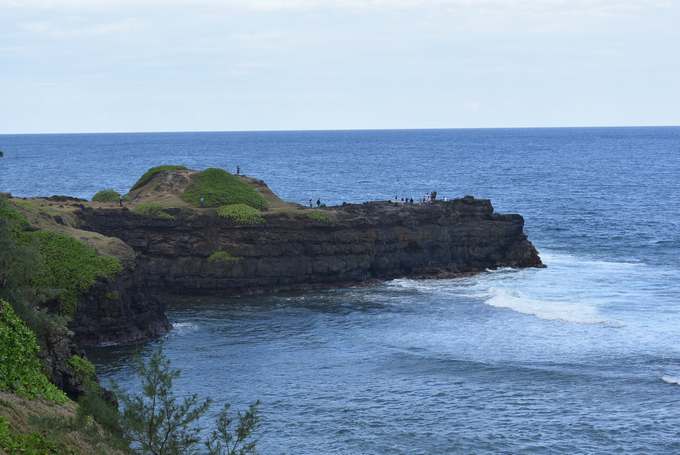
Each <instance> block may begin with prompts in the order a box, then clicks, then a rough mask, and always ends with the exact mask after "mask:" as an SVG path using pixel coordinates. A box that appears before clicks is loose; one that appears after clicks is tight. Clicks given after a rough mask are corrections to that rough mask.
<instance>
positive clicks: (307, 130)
mask: <svg viewBox="0 0 680 455" xmlns="http://www.w3.org/2000/svg"><path fill="white" fill-rule="evenodd" d="M614 128H618V129H633V128H680V124H677V125H590V126H504V127H495V126H481V127H440V128H337V129H333V128H331V129H328V128H318V129H315V128H312V129H253V130H165V131H158V130H156V131H153V130H148V131H81V132H40V133H0V137H1V136H41V135H45V136H48V135H52V136H56V135H64V136H66V135H74V136H75V135H88V134H186V133H315V132H316V133H332V132H353V131H369V132H370V131H464V130H551V129H552V130H555V129H614Z"/></svg>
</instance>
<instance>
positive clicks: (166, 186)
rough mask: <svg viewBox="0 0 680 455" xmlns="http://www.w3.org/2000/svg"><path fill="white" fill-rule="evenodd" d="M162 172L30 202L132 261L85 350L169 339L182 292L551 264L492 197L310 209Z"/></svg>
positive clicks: (255, 184) (192, 175)
mask: <svg viewBox="0 0 680 455" xmlns="http://www.w3.org/2000/svg"><path fill="white" fill-rule="evenodd" d="M152 171H153V172H152ZM152 171H150V173H147V174H145V176H144V177H143V178H142V179H140V181H139V182H138V183H137V184H136V185H135V186H134V187H133V189H132V190H131V191H130V193H129V194H128V195H126V196H125V198H124V199H121V200H118V197H117V196H113V197H111V196H110V195H109V197H108V199H107V198H104V199H106V200H105V201H103V202H88V201H83V200H76V199H72V198H65V197H53V198H47V199H32V200H21V201H20V203H19V204H18V206H19V207H20V208H21V207H23V208H24V212H25V213H26V214H27V215H28V216H29V217H32V218H33V220H34V224H37V225H42V226H43V227H47V228H48V229H49V228H51V229H57V230H62V231H64V230H65V229H68V230H69V232H68V234H70V235H72V236H74V237H75V238H77V239H79V240H81V241H84V242H86V243H88V244H90V245H91V246H92V247H94V248H95V249H96V250H97V251H98V252H99V253H100V254H105V255H106V254H108V255H113V256H115V257H117V258H119V259H120V261H121V263H122V264H123V267H122V270H121V272H120V273H118V274H117V275H116V276H115V277H113V278H111V277H109V278H106V279H102V280H98V281H97V282H96V283H95V285H93V286H92V287H91V288H90V289H89V290H88V291H87V292H83V293H82V294H81V295H80V297H79V301H78V305H77V307H76V308H77V309H76V311H75V313H74V315H73V319H72V321H71V323H70V328H71V330H73V332H74V334H75V339H76V340H77V342H78V344H79V345H80V346H91V345H102V344H117V343H133V342H137V341H142V340H144V339H148V338H151V337H155V336H158V335H160V334H162V333H164V332H165V331H166V330H167V329H168V327H169V325H168V321H167V319H166V317H165V313H164V303H165V302H167V301H168V300H169V299H172V298H174V297H191V296H220V297H223V296H228V295H244V294H255V293H272V292H281V291H293V290H305V289H310V288H318V287H328V286H343V285H351V284H358V283H365V282H368V281H371V280H382V279H391V278H397V277H423V278H427V277H450V276H456V275H460V274H469V273H475V272H481V271H484V270H487V269H495V268H498V267H538V266H541V265H542V264H541V260H540V258H539V256H538V253H537V251H536V249H535V248H534V246H533V245H532V244H531V242H530V241H529V240H528V239H527V236H526V235H525V233H524V220H523V218H522V217H521V216H520V215H515V214H510V215H506V214H498V213H495V212H494V209H493V207H492V205H491V202H490V201H489V200H485V199H475V198H473V197H470V196H466V197H463V198H460V199H454V200H451V201H446V202H445V201H433V202H428V203H420V204H404V203H395V202H368V203H363V204H343V205H341V206H333V207H321V208H306V207H302V206H300V205H297V204H290V203H286V202H284V201H282V200H281V199H279V198H278V197H277V196H276V195H275V194H274V193H273V192H271V191H270V190H269V188H268V187H267V186H266V184H264V182H262V181H260V180H256V179H252V178H249V177H243V176H234V175H231V174H228V173H226V172H224V171H221V170H216V169H214V170H207V171H203V172H198V171H192V170H188V169H184V168H182V167H180V166H167V167H160V168H157V169H156V170H152ZM210 172H212V174H206V173H210ZM206 175H207V176H208V177H206ZM201 179H203V180H201ZM121 198H122V197H121ZM94 199H95V201H96V200H97V199H98V198H97V197H95V198H94ZM26 207H29V209H26Z"/></svg>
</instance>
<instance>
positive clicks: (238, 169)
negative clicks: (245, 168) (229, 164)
mask: <svg viewBox="0 0 680 455" xmlns="http://www.w3.org/2000/svg"><path fill="white" fill-rule="evenodd" d="M236 175H241V166H236Z"/></svg>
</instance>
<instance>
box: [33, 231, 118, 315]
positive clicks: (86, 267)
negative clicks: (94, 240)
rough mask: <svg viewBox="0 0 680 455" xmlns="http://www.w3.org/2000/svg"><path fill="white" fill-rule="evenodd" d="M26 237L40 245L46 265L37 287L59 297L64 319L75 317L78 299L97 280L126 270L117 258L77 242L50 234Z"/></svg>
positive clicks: (38, 232) (36, 282)
mask: <svg viewBox="0 0 680 455" xmlns="http://www.w3.org/2000/svg"><path fill="white" fill-rule="evenodd" d="M26 235H27V236H29V237H30V238H31V239H33V240H35V241H36V242H37V244H38V250H39V251H40V256H41V259H42V262H43V265H44V267H42V268H41V270H40V271H39V273H37V274H36V276H35V277H34V278H33V284H34V286H36V287H38V288H42V289H46V290H53V291H55V292H56V293H57V296H58V300H59V302H60V303H61V313H62V314H63V315H68V316H72V315H73V314H74V313H75V309H76V304H77V301H78V297H79V296H80V294H81V293H82V292H84V291H86V290H87V289H89V288H90V287H91V286H92V285H93V284H94V283H95V282H96V281H97V279H99V278H110V277H113V276H114V275H116V274H117V273H118V272H120V271H121V270H122V266H121V265H120V261H119V260H118V259H117V258H115V257H112V256H100V255H98V254H97V252H96V251H95V250H94V248H92V247H90V246H87V245H85V244H83V243H80V242H79V241H77V240H76V239H74V238H71V237H67V236H65V235H61V234H57V233H54V232H47V231H36V232H30V233H26Z"/></svg>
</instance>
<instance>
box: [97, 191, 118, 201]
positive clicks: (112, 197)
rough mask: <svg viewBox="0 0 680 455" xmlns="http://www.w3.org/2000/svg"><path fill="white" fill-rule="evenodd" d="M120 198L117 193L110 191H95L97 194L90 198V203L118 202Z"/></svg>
mask: <svg viewBox="0 0 680 455" xmlns="http://www.w3.org/2000/svg"><path fill="white" fill-rule="evenodd" d="M121 198H122V196H121V195H120V193H119V192H117V191H115V190H112V189H106V190H101V191H97V193H95V195H94V196H92V202H118V201H120V199H121Z"/></svg>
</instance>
